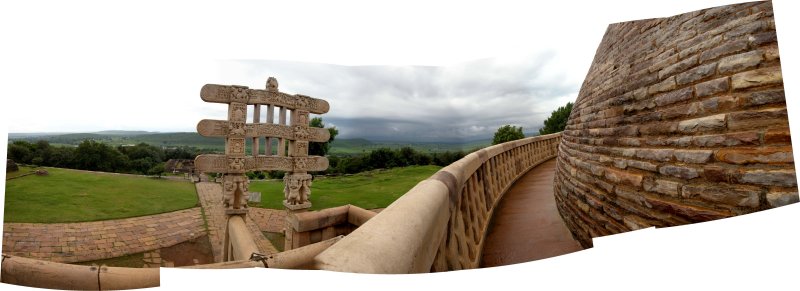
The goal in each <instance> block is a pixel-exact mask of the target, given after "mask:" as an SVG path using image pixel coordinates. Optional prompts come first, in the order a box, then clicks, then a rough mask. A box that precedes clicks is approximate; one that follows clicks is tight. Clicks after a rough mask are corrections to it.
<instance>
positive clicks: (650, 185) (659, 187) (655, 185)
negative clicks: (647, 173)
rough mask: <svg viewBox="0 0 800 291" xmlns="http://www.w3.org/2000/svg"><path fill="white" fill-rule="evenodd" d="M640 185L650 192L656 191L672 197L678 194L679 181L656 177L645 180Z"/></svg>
mask: <svg viewBox="0 0 800 291" xmlns="http://www.w3.org/2000/svg"><path fill="white" fill-rule="evenodd" d="M642 186H643V187H644V190H647V191H650V192H656V193H661V194H665V195H669V196H672V197H678V196H679V195H678V189H679V188H680V186H681V183H678V182H673V181H669V180H662V179H658V180H655V181H649V180H645V181H644V182H643V183H642Z"/></svg>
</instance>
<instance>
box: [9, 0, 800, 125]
mask: <svg viewBox="0 0 800 291" xmlns="http://www.w3.org/2000/svg"><path fill="white" fill-rule="evenodd" d="M551 2H554V1H548V2H539V3H533V4H531V3H528V4H526V5H523V4H521V3H519V2H507V1H492V2H491V5H489V2H470V1H457V2H437V3H435V4H431V3H428V2H425V1H402V2H396V3H394V4H389V5H386V4H385V3H382V4H380V5H378V4H375V3H372V2H368V1H365V2H360V1H355V2H354V1H345V2H337V3H336V4H331V3H326V2H303V1H292V2H291V3H262V2H258V3H253V2H233V3H232V4H227V3H228V2H226V5H224V6H223V5H221V4H219V3H207V2H196V3H195V2H192V4H191V5H188V4H186V3H170V4H164V3H161V2H148V1H144V2H135V4H134V3H128V4H118V3H117V4H109V3H106V2H70V3H69V4H65V3H60V2H46V3H40V2H25V3H22V4H18V6H14V7H11V8H10V9H2V11H0V24H1V25H2V26H3V27H4V28H6V29H4V31H3V32H2V33H3V43H4V45H3V48H2V49H3V51H4V52H3V53H2V55H1V56H0V58H2V64H3V65H2V66H0V77H1V78H2V80H3V82H4V83H5V84H6V86H4V87H5V89H4V93H3V101H2V102H3V103H2V104H3V106H2V107H3V122H4V123H6V126H5V127H7V129H8V131H9V132H91V131H100V130H147V131H160V132H171V131H195V125H196V124H197V121H199V120H200V119H203V118H216V119H224V118H225V107H224V106H223V105H220V104H209V103H204V102H202V101H201V100H200V98H199V91H200V88H201V87H202V85H203V84H206V83H216V84H238V85H245V86H249V87H251V88H263V87H264V82H265V80H266V78H267V77H269V76H274V77H277V78H278V80H279V82H280V89H281V90H282V91H285V92H289V93H301V94H305V95H310V96H314V97H318V98H323V99H325V100H328V102H329V103H330V104H331V110H330V112H329V113H328V114H325V115H323V119H324V120H325V121H326V123H329V124H333V125H335V126H337V127H338V128H339V129H340V137H342V138H345V137H347V138H350V137H368V138H372V139H384V140H387V139H388V140H409V139H411V140H419V141H433V140H470V139H476V138H488V137H491V134H492V133H493V132H494V131H495V130H496V129H497V128H498V127H499V126H501V125H503V124H514V125H520V126H523V128H524V129H525V131H526V132H533V131H535V130H536V129H538V128H539V127H540V126H541V125H542V122H543V120H544V119H545V118H547V116H549V114H550V112H551V111H552V110H554V109H555V108H557V107H558V106H561V105H564V104H566V103H567V102H569V101H574V100H575V97H576V96H577V92H578V90H579V89H580V85H581V82H582V80H583V78H584V77H585V75H586V72H587V71H588V69H589V66H590V64H591V61H592V58H593V56H594V52H595V50H596V48H597V45H598V44H599V42H600V40H601V38H602V36H603V33H604V32H605V29H606V26H607V25H608V24H609V23H613V22H620V21H628V20H636V19H644V18H653V17H666V16H671V15H675V14H679V13H683V12H689V11H693V10H697V9H703V8H708V7H713V6H718V5H724V4H730V3H735V2H737V1H688V0H687V1H661V2H663V3H661V2H656V3H651V2H648V3H641V2H637V1H604V2H603V3H602V4H598V3H581V4H580V6H579V7H578V6H577V4H575V3H573V2H568V1H560V2H559V3H551ZM545 3H546V4H545ZM780 5H781V3H776V7H778V9H776V15H777V16H776V19H777V20H778V21H779V23H778V28H779V29H778V30H779V33H780V32H781V30H783V29H784V26H781V25H780V24H782V23H781V22H780V20H781V19H778V18H779V16H780V11H779V8H780ZM8 28H11V29H8ZM781 35H783V34H781ZM781 43H783V39H781Z"/></svg>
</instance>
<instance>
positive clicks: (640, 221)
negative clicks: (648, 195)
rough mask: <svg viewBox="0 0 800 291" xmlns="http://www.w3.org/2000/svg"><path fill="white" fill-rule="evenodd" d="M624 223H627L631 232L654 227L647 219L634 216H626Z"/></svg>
mask: <svg viewBox="0 0 800 291" xmlns="http://www.w3.org/2000/svg"><path fill="white" fill-rule="evenodd" d="M622 221H623V222H624V223H625V226H627V227H628V228H629V229H631V230H639V229H644V228H648V227H652V226H653V225H651V224H650V223H649V222H648V221H647V220H646V219H644V218H641V217H639V216H636V215H633V214H629V215H625V217H624V218H623V219H622Z"/></svg>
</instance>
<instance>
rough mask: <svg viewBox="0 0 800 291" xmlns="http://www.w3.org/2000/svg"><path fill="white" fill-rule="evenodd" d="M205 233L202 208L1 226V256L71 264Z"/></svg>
mask: <svg viewBox="0 0 800 291" xmlns="http://www.w3.org/2000/svg"><path fill="white" fill-rule="evenodd" d="M205 234H206V231H205V228H204V227H203V217H202V214H201V212H200V207H195V208H190V209H185V210H179V211H173V212H168V213H162V214H156V215H149V216H140V217H133V218H125V219H114V220H104V221H93V222H78V223H9V222H6V223H3V253H5V254H8V255H16V256H20V257H28V258H34V259H41V260H47V261H53V262H62V263H73V262H84V261H93V260H100V259H107V258H114V257H120V256H124V255H129V254H135V253H141V252H146V251H151V250H156V249H160V248H165V247H170V246H173V245H176V244H178V243H181V242H184V241H187V240H191V239H195V238H198V237H201V236H203V235H205Z"/></svg>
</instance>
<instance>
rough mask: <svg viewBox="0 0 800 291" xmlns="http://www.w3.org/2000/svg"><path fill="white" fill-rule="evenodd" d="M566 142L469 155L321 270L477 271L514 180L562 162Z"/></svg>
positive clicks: (541, 139)
mask: <svg viewBox="0 0 800 291" xmlns="http://www.w3.org/2000/svg"><path fill="white" fill-rule="evenodd" d="M560 138H561V133H556V134H550V135H544V136H536V137H530V138H525V139H521V140H516V141H511V142H507V143H503V144H498V145H494V146H490V147H487V148H484V149H481V150H478V151H476V152H473V153H470V154H468V155H466V156H465V157H464V158H462V159H460V160H458V161H456V162H454V163H452V164H450V165H448V166H446V167H444V168H442V169H441V170H440V171H439V172H437V173H436V174H434V175H433V176H432V177H431V178H428V179H426V180H424V181H422V182H420V183H418V184H417V185H416V186H415V187H414V188H412V189H411V190H409V191H408V192H407V193H406V194H404V195H403V196H401V197H400V198H399V199H397V200H396V201H395V202H394V203H392V204H391V205H389V207H387V208H386V209H384V210H383V211H381V212H380V213H379V214H377V215H375V217H373V218H372V219H370V220H369V221H367V222H366V223H364V224H363V225H362V226H361V227H359V228H357V229H356V230H354V231H353V232H352V233H351V234H349V235H347V236H346V237H345V238H343V239H342V240H341V241H340V242H339V243H337V244H335V245H333V246H331V247H330V248H329V249H327V250H325V251H324V252H323V253H321V254H320V255H319V256H317V258H316V265H315V268H317V269H324V270H335V271H345V272H356V273H388V274H402V273H423V272H430V271H446V270H457V269H466V268H476V267H478V266H479V263H480V257H481V252H482V246H483V242H484V238H485V235H486V231H487V229H488V221H489V219H490V218H491V215H492V214H493V212H494V209H495V207H496V206H497V203H499V201H500V200H501V199H502V197H503V194H505V192H506V191H507V190H508V189H509V188H510V186H511V185H512V184H513V183H514V181H516V179H518V178H519V177H521V176H522V175H523V174H525V173H526V172H527V171H529V170H530V169H531V168H533V167H535V166H536V165H538V164H540V163H542V162H544V161H546V160H549V159H551V158H554V157H555V156H556V154H557V147H558V144H559V141H560ZM464 211H467V212H469V213H466V212H464ZM469 214H471V215H469ZM475 234H477V236H478V237H475ZM447 236H449V237H447ZM448 241H449V242H450V244H447V243H446V242H448ZM454 241H459V242H460V243H459V244H458V245H454V244H453V242H454Z"/></svg>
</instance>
